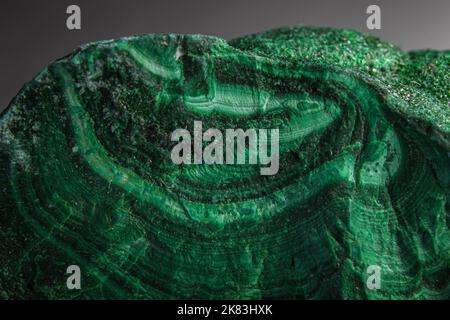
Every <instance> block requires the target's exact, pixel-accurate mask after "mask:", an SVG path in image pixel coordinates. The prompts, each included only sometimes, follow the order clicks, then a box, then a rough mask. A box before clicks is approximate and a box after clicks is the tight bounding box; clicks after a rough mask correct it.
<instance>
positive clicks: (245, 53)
mask: <svg viewBox="0 0 450 320" xmlns="http://www.w3.org/2000/svg"><path fill="white" fill-rule="evenodd" d="M449 65H450V52H449V51H444V52H437V51H423V52H412V53H409V54H408V53H404V52H402V51H401V50H400V49H399V48H397V47H395V46H393V45H391V44H389V43H385V42H381V41H380V40H378V39H376V38H373V37H370V36H367V35H363V34H360V33H357V32H353V31H349V30H334V29H328V28H291V29H277V30H272V31H268V32H264V33H260V34H255V35H250V36H246V37H243V38H240V39H235V40H233V41H230V42H226V41H224V40H222V39H218V38H215V37H208V36H199V35H191V36H184V35H173V34H170V35H142V36H136V37H130V38H124V39H119V40H114V41H103V42H98V43H93V44H88V45H85V46H83V47H82V48H80V49H78V50H76V51H75V52H74V53H72V54H70V55H69V56H67V57H65V58H63V59H61V60H58V61H56V62H54V63H52V64H51V65H49V66H48V67H47V68H46V69H45V70H43V71H42V72H41V73H40V74H39V75H37V76H36V77H35V78H34V79H33V80H32V81H31V82H29V83H28V84H26V85H25V86H24V88H23V89H22V90H21V91H20V92H19V94H18V95H17V96H16V98H15V99H14V100H13V101H12V103H11V104H10V106H9V107H8V108H7V110H6V111H5V112H3V114H2V115H1V119H0V157H1V158H0V159H1V161H2V166H1V169H0V182H1V185H2V187H1V193H0V203H1V204H2V205H1V209H0V297H1V298H8V299H11V298H12V299H26V298H48V299H61V298H62V299H80V298H81V299H90V298H96V299H108V298H125V299H141V298H142V299H176V298H188V299H190V298H202V299H218V298H219V299H220V298H233V299H243V298H256V299H259V298H282V299H290V298H304V299H323V298H337V299H449V298H450V284H449V281H450V269H449V265H450V231H449V227H448V226H449V223H450V215H449V191H450V157H449V149H450V139H449V135H450V108H449V100H450V84H449ZM196 120H198V121H202V122H203V127H204V128H218V129H220V130H225V129H226V128H243V129H244V130H245V129H248V128H279V130H280V169H279V172H278V173H277V174H276V175H273V176H262V175H260V174H259V172H260V171H259V166H255V165H244V166H242V165H241V166H238V165H225V164H224V165H206V164H200V165H176V164H174V163H172V161H171V158H170V151H171V148H172V147H173V145H174V143H173V142H171V139H170V135H171V133H172V132H173V131H174V130H175V129H177V128H187V129H189V130H190V131H191V132H192V126H193V122H194V121H196ZM69 265H78V266H80V268H81V272H82V289H81V290H68V289H67V287H66V277H67V276H68V275H66V274H65V272H66V268H67V267H68V266H69ZM372 265H376V266H379V267H380V270H381V288H380V289H378V290H369V289H368V288H367V286H366V280H367V278H368V274H367V272H366V271H367V268H368V267H369V266H372Z"/></svg>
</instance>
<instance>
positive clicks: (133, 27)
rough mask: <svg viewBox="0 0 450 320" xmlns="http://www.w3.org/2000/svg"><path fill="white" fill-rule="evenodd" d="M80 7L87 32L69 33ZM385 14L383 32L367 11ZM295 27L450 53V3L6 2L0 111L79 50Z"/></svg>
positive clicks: (1, 16) (2, 6)
mask: <svg viewBox="0 0 450 320" xmlns="http://www.w3.org/2000/svg"><path fill="white" fill-rule="evenodd" d="M70 4H77V5H79V6H80V7H81V20H82V29H81V30H79V31H69V30H67V28H66V18H67V14H66V8H67V6H68V5H70ZM370 4H378V5H379V6H380V7H381V30H373V31H371V30H367V28H366V19H367V16H368V15H367V14H366V8H367V7H368V6H369V5H370ZM295 25H314V26H331V27H340V28H351V29H354V30H359V31H362V32H366V33H370V34H373V35H375V36H377V37H380V38H382V39H384V40H388V41H391V42H392V43H395V44H397V45H399V46H400V47H401V48H403V49H404V50H414V49H426V48H433V49H441V50H442V49H450V0H428V1H425V0H423V1H419V0H390V1H387V0H386V1H382V0H340V1H337V0H334V1H333V0H312V1H311V0H310V1H303V0H146V1H145V0H122V1H119V0H70V1H68V0H28V1H25V0H14V1H12V0H0V43H1V50H0V110H3V109H4V108H5V107H6V106H7V105H8V103H9V102H10V101H11V99H12V98H13V97H14V96H15V95H16V94H17V92H18V91H19V90H20V88H21V87H22V86H23V85H24V84H25V83H26V82H27V81H29V80H31V79H32V77H33V76H34V75H35V74H36V73H38V72H39V71H40V70H41V69H43V68H44V67H45V66H46V65H48V64H49V63H50V62H52V61H53V60H55V59H58V58H60V57H62V56H64V55H66V54H68V53H69V52H71V51H72V50H73V49H75V48H76V47H78V46H79V45H80V44H83V43H87V42H91V41H95V40H106V39H112V38H118V37H122V36H128V35H133V34H141V33H169V32H173V33H201V34H208V35H215V36H219V37H222V38H225V39H232V38H234V37H238V36H241V35H245V34H248V33H255V32H259V31H264V30H268V29H271V28H276V27H282V26H295Z"/></svg>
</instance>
